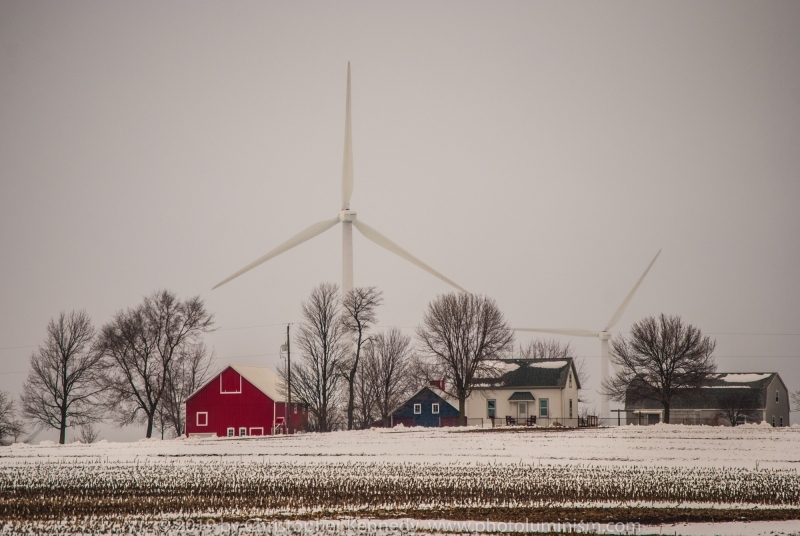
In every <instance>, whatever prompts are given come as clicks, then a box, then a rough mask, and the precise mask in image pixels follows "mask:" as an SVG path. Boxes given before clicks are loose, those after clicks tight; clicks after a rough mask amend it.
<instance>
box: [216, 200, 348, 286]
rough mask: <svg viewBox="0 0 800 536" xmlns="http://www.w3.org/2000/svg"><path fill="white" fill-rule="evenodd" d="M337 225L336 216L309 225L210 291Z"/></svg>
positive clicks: (337, 218)
mask: <svg viewBox="0 0 800 536" xmlns="http://www.w3.org/2000/svg"><path fill="white" fill-rule="evenodd" d="M337 223H339V217H338V216H337V217H336V218H334V219H332V220H324V221H320V222H317V223H315V224H314V225H311V226H310V227H307V228H306V229H303V230H302V231H300V232H299V233H297V234H296V235H294V236H293V237H291V238H290V239H289V240H287V241H286V242H284V243H283V244H281V245H280V246H278V247H276V248H275V249H273V250H272V251H270V252H269V253H267V254H266V255H264V256H263V257H259V258H258V259H256V260H254V261H253V262H251V263H250V264H248V265H247V266H245V267H244V268H242V269H241V270H239V271H238V272H236V273H235V274H233V275H232V276H230V277H227V278H225V279H223V280H222V281H220V282H219V283H217V284H216V285H214V288H212V289H211V290H214V289H215V288H217V287H220V286H222V285H224V284H225V283H227V282H228V281H230V280H231V279H236V278H237V277H239V276H240V275H242V274H243V273H245V272H249V271H250V270H252V269H253V268H255V267H256V266H258V265H259V264H263V263H265V262H267V261H268V260H270V259H271V258H273V257H277V256H278V255H280V254H281V253H283V252H284V251H288V250H290V249H292V248H293V247H295V246H299V245H300V244H302V243H303V242H305V241H306V240H310V239H312V238H314V237H315V236H317V235H318V234H322V233H324V232H325V231H327V230H328V229H330V228H331V227H333V226H334V225H336V224H337Z"/></svg>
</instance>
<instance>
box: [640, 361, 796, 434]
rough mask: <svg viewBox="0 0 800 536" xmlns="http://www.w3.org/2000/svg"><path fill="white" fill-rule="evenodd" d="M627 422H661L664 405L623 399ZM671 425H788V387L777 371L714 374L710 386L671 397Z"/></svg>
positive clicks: (648, 401) (654, 401)
mask: <svg viewBox="0 0 800 536" xmlns="http://www.w3.org/2000/svg"><path fill="white" fill-rule="evenodd" d="M625 413H626V422H627V423H628V424H654V423H657V422H663V420H664V408H663V406H662V405H661V404H660V403H659V402H658V401H656V400H639V401H636V402H626V404H625ZM670 422H671V423H672V424H708V425H726V426H731V425H732V424H733V423H734V422H735V423H736V424H743V423H761V422H767V423H769V424H771V425H772V426H789V390H788V389H787V388H786V385H785V384H784V383H783V380H781V377H780V375H778V373H776V372H752V373H738V372H735V373H734V372H726V373H721V374H716V375H715V378H714V380H713V381H712V383H711V385H709V386H708V387H703V388H701V389H697V390H693V391H690V392H687V393H684V394H681V395H677V396H675V397H674V398H673V399H672V403H671V404H670Z"/></svg>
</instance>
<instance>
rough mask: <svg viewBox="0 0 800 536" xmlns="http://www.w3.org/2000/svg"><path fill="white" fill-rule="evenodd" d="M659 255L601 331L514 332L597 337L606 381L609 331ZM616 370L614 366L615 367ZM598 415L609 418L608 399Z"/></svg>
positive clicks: (602, 377)
mask: <svg viewBox="0 0 800 536" xmlns="http://www.w3.org/2000/svg"><path fill="white" fill-rule="evenodd" d="M659 255H661V250H660V249H659V250H658V253H656V256H655V257H653V260H652V261H650V264H649V265H648V266H647V269H646V270H645V271H644V273H643V274H642V276H641V277H640V278H639V280H638V281H637V282H636V284H635V285H633V288H632V289H631V291H630V292H629V293H628V296H627V297H626V298H625V299H624V300H623V301H622V303H621V304H620V306H619V307H617V310H616V311H614V314H613V315H611V320H609V321H608V323H607V324H606V327H605V328H603V331H592V330H588V329H572V328H564V329H545V328H514V331H532V332H534V333H554V334H556V335H572V336H574V337H598V338H599V339H600V379H601V381H605V380H607V379H608V361H609V360H608V341H609V339H611V333H609V331H610V330H611V328H613V327H614V326H615V325H616V324H617V322H619V319H620V318H622V315H623V313H625V309H627V308H628V305H629V304H630V303H631V300H632V299H633V295H634V294H636V291H637V290H638V289H639V285H641V284H642V281H644V278H645V276H646V275H647V272H649V271H650V268H652V267H653V264H655V262H656V259H657V258H658V256H659ZM615 368H616V365H615ZM600 413H601V417H603V418H605V419H607V418H609V417H610V409H609V404H608V399H607V398H606V397H604V396H601V398H600Z"/></svg>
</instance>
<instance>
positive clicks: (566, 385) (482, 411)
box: [466, 358, 581, 426]
mask: <svg viewBox="0 0 800 536" xmlns="http://www.w3.org/2000/svg"><path fill="white" fill-rule="evenodd" d="M497 369H498V373H497V374H496V375H493V377H488V378H480V379H478V380H477V381H476V384H475V388H474V389H473V391H472V394H471V395H470V396H469V398H467V401H466V402H467V404H466V412H467V417H468V418H469V419H479V418H480V419H483V422H487V421H491V422H493V423H495V424H534V423H535V424H537V425H539V426H549V425H561V426H578V423H579V421H578V389H580V388H581V385H580V381H579V380H578V374H577V373H576V370H575V363H574V362H573V360H572V359H571V358H566V359H550V360H531V359H510V360H503V361H500V362H498V366H497Z"/></svg>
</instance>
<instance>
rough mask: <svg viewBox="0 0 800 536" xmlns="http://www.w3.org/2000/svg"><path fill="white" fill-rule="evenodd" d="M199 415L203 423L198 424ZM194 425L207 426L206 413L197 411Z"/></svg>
mask: <svg viewBox="0 0 800 536" xmlns="http://www.w3.org/2000/svg"><path fill="white" fill-rule="evenodd" d="M200 415H202V416H204V417H205V422H203V423H202V424H200ZM194 422H195V425H196V426H208V412H207V411H198V412H197V415H196V416H195V421H194Z"/></svg>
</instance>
